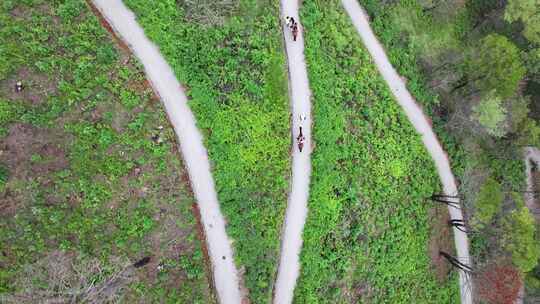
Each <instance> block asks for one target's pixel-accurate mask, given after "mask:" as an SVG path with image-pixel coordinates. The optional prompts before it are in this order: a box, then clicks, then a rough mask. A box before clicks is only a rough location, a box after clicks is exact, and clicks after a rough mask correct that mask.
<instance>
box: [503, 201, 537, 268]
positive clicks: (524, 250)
mask: <svg viewBox="0 0 540 304" xmlns="http://www.w3.org/2000/svg"><path fill="white" fill-rule="evenodd" d="M503 227H504V236H503V246H504V248H505V249H506V250H508V251H509V252H510V253H511V254H512V262H513V263H514V264H515V265H516V266H517V267H518V268H519V269H520V270H521V271H523V272H528V271H531V270H532V269H533V268H534V266H536V264H537V262H538V259H539V258H540V244H539V243H538V240H537V239H536V227H535V221H534V218H533V216H532V215H531V213H530V212H529V209H528V208H527V207H526V206H521V207H520V208H518V209H517V210H514V211H512V212H511V213H510V215H509V216H508V217H507V218H506V219H505V221H504V224H503Z"/></svg>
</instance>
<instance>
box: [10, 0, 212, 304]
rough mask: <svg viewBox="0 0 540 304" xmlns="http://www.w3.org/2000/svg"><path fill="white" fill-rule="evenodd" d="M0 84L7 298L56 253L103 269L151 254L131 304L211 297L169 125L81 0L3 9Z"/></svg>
mask: <svg viewBox="0 0 540 304" xmlns="http://www.w3.org/2000/svg"><path fill="white" fill-rule="evenodd" d="M16 3H17V4H16ZM127 60H129V61H130V62H131V63H129V64H125V62H126V61H127ZM21 78H22V80H23V81H24V82H25V85H26V88H25V90H24V91H23V93H21V94H14V93H13V86H12V85H13V84H14V82H15V81H17V80H18V79H21ZM0 88H1V89H0V131H1V135H0V143H1V145H2V149H3V150H4V151H3V152H4V153H3V154H2V155H1V156H0V161H1V162H2V166H4V167H6V168H8V171H10V173H9V174H10V178H9V179H8V180H7V183H6V184H2V189H1V190H2V192H1V194H0V207H1V208H0V214H1V217H2V221H1V222H0V243H1V244H2V253H3V254H2V255H0V292H1V293H4V294H13V293H14V292H17V291H20V288H22V287H23V286H22V285H20V284H19V283H18V281H20V279H22V278H21V276H22V274H23V272H22V269H23V267H27V266H29V265H31V264H33V263H35V262H36V261H38V260H39V259H42V258H43V257H44V256H47V255H49V254H51V253H53V252H55V251H56V250H59V249H60V250H63V251H64V252H66V254H75V255H76V256H78V257H79V258H81V259H89V258H98V259H99V260H101V262H100V263H101V265H102V267H103V269H104V271H105V272H108V271H110V270H112V269H114V268H115V265H113V264H112V261H114V260H115V259H116V258H119V259H121V260H126V259H127V260H128V261H131V262H135V261H137V260H139V259H141V258H142V257H144V256H152V261H151V263H150V264H149V265H147V266H145V267H143V268H140V270H138V271H137V272H136V279H135V280H134V283H132V284H131V285H130V286H129V288H128V290H127V292H126V295H125V299H127V300H128V301H146V302H157V301H160V300H166V301H168V302H197V303H210V302H213V301H214V300H213V296H212V292H211V290H210V286H209V281H208V278H207V277H206V273H205V266H204V259H203V254H202V250H201V244H200V242H199V240H198V239H197V237H196V229H195V219H194V216H193V214H192V212H191V206H192V203H193V197H192V194H191V193H190V190H189V185H188V184H187V182H186V180H183V179H182V175H183V174H185V173H184V168H183V164H182V162H181V160H180V158H179V155H178V152H177V151H176V148H175V147H176V143H175V136H174V134H173V131H172V128H171V127H170V126H169V125H168V122H167V119H166V117H165V114H164V111H163V109H162V107H161V105H160V104H159V102H156V100H152V92H151V90H150V89H149V88H147V87H146V86H145V79H144V74H143V73H142V72H141V69H140V67H138V66H137V64H136V63H135V60H134V59H133V58H130V57H129V54H128V53H126V52H124V51H118V50H117V49H116V48H115V47H114V44H113V42H112V41H111V39H110V36H108V34H107V32H106V31H105V30H104V29H103V28H102V27H101V25H100V24H99V22H98V20H97V19H96V17H95V16H94V15H93V14H92V12H91V11H90V9H89V8H88V7H87V6H86V4H85V2H84V1H83V0H63V1H38V0H24V1H3V2H2V3H0ZM31 99H32V100H34V102H32V101H30V100H31ZM158 125H164V126H165V128H164V130H163V131H162V137H163V138H164V139H165V143H163V144H161V145H157V144H154V143H153V142H152V140H151V139H150V137H151V135H152V134H155V133H156V132H157V131H156V129H155V128H156V127H157V126H158ZM21 130H22V131H21ZM23 131H24V132H23ZM14 142H15V144H13V143H14ZM138 170H140V172H138V173H137V171H138ZM145 187H146V188H145ZM158 263H161V264H162V265H163V266H164V270H163V271H160V272H158V271H157V266H158ZM53 267H59V265H58V266H56V265H53ZM30 275H33V274H30ZM95 279H96V280H97V281H96V284H99V282H100V280H103V277H96V278H95ZM34 283H35V284H40V283H39V282H34ZM53 283H55V282H48V283H47V282H46V283H45V285H40V286H41V287H37V285H36V286H34V287H33V288H38V289H39V288H47V284H53ZM41 284H42V283H41Z"/></svg>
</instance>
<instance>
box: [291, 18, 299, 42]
mask: <svg viewBox="0 0 540 304" xmlns="http://www.w3.org/2000/svg"><path fill="white" fill-rule="evenodd" d="M292 35H293V40H294V41H296V37H297V36H298V23H296V22H295V23H294V24H293V26H292Z"/></svg>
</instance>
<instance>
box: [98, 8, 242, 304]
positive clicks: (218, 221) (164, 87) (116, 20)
mask: <svg viewBox="0 0 540 304" xmlns="http://www.w3.org/2000/svg"><path fill="white" fill-rule="evenodd" d="M92 2H93V4H94V5H95V7H96V8H97V9H98V10H99V11H100V12H101V14H102V15H103V16H104V18H105V19H106V20H107V21H108V22H109V24H110V25H111V27H112V28H113V29H114V31H115V32H116V33H117V34H118V36H119V37H120V38H121V39H122V40H124V41H125V43H126V44H127V45H128V46H129V47H130V49H131V50H132V51H133V53H134V54H135V56H136V57H137V58H138V59H139V61H140V62H141V63H142V64H143V66H144V68H145V72H146V75H147V77H148V79H149V81H150V82H151V84H152V87H153V88H154V90H155V91H156V92H157V94H158V95H159V96H160V98H161V100H162V101H163V104H164V105H165V109H166V111H167V115H168V116H169V120H170V121H171V123H172V125H173V127H174V130H175V132H176V135H177V136H178V140H179V143H180V149H181V151H182V155H183V157H184V161H185V164H186V167H187V169H188V172H189V177H190V180H191V185H192V188H193V192H194V193H195V197H196V199H197V203H198V205H199V209H200V212H201V218H202V223H203V225H204V232H205V234H206V242H207V246H208V251H209V254H210V259H211V262H212V267H213V277H214V284H215V287H216V291H217V295H218V298H219V301H220V302H221V303H227V304H229V303H240V302H241V293H240V289H239V277H238V271H237V269H236V266H235V264H234V260H233V253H232V249H231V244H230V241H229V239H228V238H227V234H226V231H225V220H224V218H223V216H222V215H221V212H220V210H219V204H218V201H217V194H216V191H215V189H214V181H213V179H212V175H211V173H210V164H209V161H208V154H207V152H206V150H205V148H204V146H203V141H202V136H201V134H200V133H199V131H198V130H197V127H196V125H195V118H194V116H193V114H192V112H191V110H190V109H189V106H188V105H187V98H186V95H185V94H184V92H183V89H182V87H181V85H180V83H179V82H178V80H177V79H176V77H175V75H174V73H173V71H172V69H171V68H170V67H169V65H168V64H167V62H166V61H165V59H164V58H163V57H162V56H161V54H160V53H159V50H158V48H157V47H156V46H155V45H154V44H153V43H152V42H150V40H148V38H147V37H146V36H145V35H144V31H143V29H142V28H141V27H140V26H139V24H138V23H137V21H136V19H135V15H134V14H133V13H132V12H131V11H130V10H129V9H128V8H127V7H126V6H125V5H124V4H123V3H122V1H121V0H92Z"/></svg>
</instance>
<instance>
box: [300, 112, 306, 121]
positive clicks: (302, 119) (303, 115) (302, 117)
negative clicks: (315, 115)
mask: <svg viewBox="0 0 540 304" xmlns="http://www.w3.org/2000/svg"><path fill="white" fill-rule="evenodd" d="M306 119H307V117H306V114H304V113H302V114H300V121H304V120H306Z"/></svg>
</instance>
